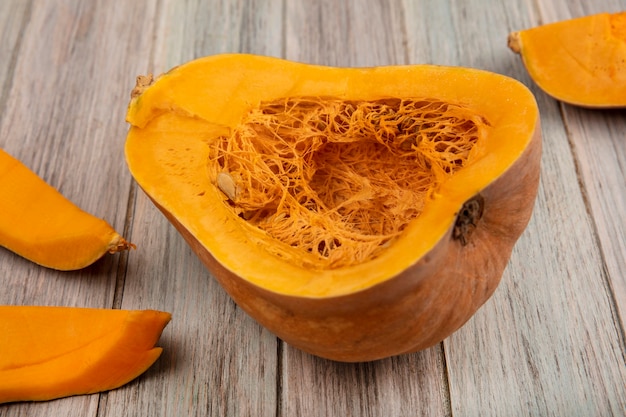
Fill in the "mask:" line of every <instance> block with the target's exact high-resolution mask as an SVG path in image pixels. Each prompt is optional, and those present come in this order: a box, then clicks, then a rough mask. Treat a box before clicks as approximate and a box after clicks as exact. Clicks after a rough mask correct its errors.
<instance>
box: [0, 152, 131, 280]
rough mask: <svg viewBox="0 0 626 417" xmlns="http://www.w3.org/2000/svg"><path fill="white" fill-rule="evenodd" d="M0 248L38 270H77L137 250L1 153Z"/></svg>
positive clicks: (22, 166)
mask: <svg viewBox="0 0 626 417" xmlns="http://www.w3.org/2000/svg"><path fill="white" fill-rule="evenodd" d="M0 195H1V196H2V197H0V246H3V247H5V248H7V249H9V250H10V251H12V252H14V253H16V254H18V255H20V256H22V257H24V258H26V259H28V260H30V261H32V262H34V263H37V264H39V265H42V266H45V267H48V268H52V269H57V270H76V269H81V268H84V267H86V266H88V265H91V264H92V263H94V262H95V261H97V260H98V259H100V258H101V257H102V256H103V255H105V254H106V253H111V254H113V253H117V252H121V251H125V250H128V249H131V248H134V247H135V245H134V244H132V243H130V242H128V241H127V240H126V239H124V238H123V237H122V236H121V235H120V234H119V233H118V232H116V231H115V230H114V229H113V228H112V227H111V226H110V225H109V224H108V223H107V222H106V221H104V220H102V219H99V218H97V217H95V216H93V215H91V214H89V213H87V212H85V211H83V210H81V209H80V208H78V207H77V206H76V205H75V204H74V203H72V202H71V201H69V200H68V199H67V198H65V197H64V196H63V195H61V193H59V192H58V191H57V190H56V189H55V188H53V187H52V186H50V185H49V184H47V183H46V182H45V181H44V180H43V179H41V178H40V177H39V176H37V174H35V173H34V172H32V171H31V170H30V169H29V168H27V167H26V166H25V165H24V164H22V163H21V162H20V161H19V160H17V159H16V158H14V157H12V156H11V155H9V154H8V153H6V152H5V151H4V150H2V149H0Z"/></svg>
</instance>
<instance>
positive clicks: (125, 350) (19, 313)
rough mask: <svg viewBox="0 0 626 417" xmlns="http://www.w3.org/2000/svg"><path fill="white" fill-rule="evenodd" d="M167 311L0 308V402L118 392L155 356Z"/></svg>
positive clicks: (167, 318)
mask: <svg viewBox="0 0 626 417" xmlns="http://www.w3.org/2000/svg"><path fill="white" fill-rule="evenodd" d="M170 318H171V315H170V314H169V313H164V312H159V311H152V310H143V311H132V310H109V309H93V308H74V307H38V306H0V334H1V335H2V338H3V340H4V341H3V343H2V344H0V403H5V402H14V401H43V400H51V399H55V398H61V397H67V396H71V395H80V394H92V393H95V392H100V391H106V390H111V389H114V388H118V387H120V386H122V385H124V384H126V383H127V382H129V381H131V380H133V379H135V378H136V377H137V376H139V375H140V374H142V373H143V372H145V371H146V370H147V369H148V368H149V367H150V366H151V365H152V364H153V363H154V362H155V361H156V360H157V358H158V357H159V356H160V354H161V351H162V349H161V348H159V347H155V343H156V342H157V341H158V339H159V337H160V335H161V332H162V331H163V328H164V327H165V326H166V325H167V323H168V322H169V321H170Z"/></svg>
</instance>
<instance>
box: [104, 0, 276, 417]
mask: <svg viewBox="0 0 626 417" xmlns="http://www.w3.org/2000/svg"><path fill="white" fill-rule="evenodd" d="M157 20H158V22H159V29H158V31H157V33H159V34H167V35H166V36H161V35H158V36H157V40H156V44H155V52H154V54H153V56H154V58H153V59H152V60H151V61H150V62H147V66H148V67H149V69H150V71H154V72H155V73H160V72H162V71H166V70H167V69H169V68H170V67H173V66H175V65H178V64H181V63H183V62H185V61H187V60H190V59H193V58H196V57H199V56H204V55H209V54H214V53H220V52H255V53H259V54H267V55H280V51H281V30H280V28H281V24H282V23H281V22H282V6H281V4H280V2H271V1H270V2H261V1H258V2H257V1H253V2H243V1H211V2H208V3H207V2H204V3H199V2H193V1H186V2H180V1H173V0H171V1H164V2H163V3H162V5H161V8H160V15H159V17H158V18H157ZM131 237H132V239H133V240H134V241H136V243H137V245H138V249H137V251H135V252H133V253H132V255H131V257H129V261H128V269H127V271H126V278H125V286H124V292H123V299H122V307H127V306H143V307H150V308H157V309H160V310H165V311H169V312H171V313H172V314H173V320H172V322H171V323H170V324H169V325H168V327H167V328H166V330H165V332H164V334H163V337H162V339H161V345H162V346H163V347H164V354H163V356H162V357H161V359H160V360H159V362H157V364H155V366H154V367H153V368H152V369H150V370H149V371H148V373H147V374H146V378H143V379H142V380H141V381H140V382H138V383H136V384H132V385H131V386H130V387H129V389H127V390H119V391H115V392H111V393H108V394H106V396H103V401H102V403H101V406H100V411H99V415H101V416H105V415H111V416H118V415H125V416H135V415H136V416H145V415H172V416H193V415H197V416H206V415H250V416H273V415H275V414H276V402H277V401H278V397H279V394H278V391H277V369H278V365H277V351H278V341H277V339H276V337H275V336H273V335H272V334H270V333H269V332H267V331H266V330H264V329H263V328H262V327H261V326H259V325H258V324H257V323H256V322H254V321H253V320H252V319H251V318H249V317H248V316H247V315H246V314H245V313H243V312H242V311H241V310H240V309H239V308H238V307H237V306H236V305H235V304H234V303H233V302H232V301H231V299H230V298H229V297H228V295H227V294H226V293H225V292H224V291H223V290H222V288H221V287H220V286H219V285H218V283H217V281H215V280H214V279H213V277H212V276H211V275H210V274H209V272H208V271H207V270H206V269H205V268H204V266H203V265H202V264H201V262H200V261H199V259H198V258H197V257H196V256H195V255H194V254H193V253H192V251H191V250H190V249H189V247H188V246H187V244H186V243H185V242H184V241H183V239H182V237H181V236H180V235H179V234H178V233H177V232H176V231H175V229H174V228H173V227H172V226H171V225H169V223H168V222H167V221H166V219H165V218H164V217H163V215H162V214H161V213H159V212H158V210H157V209H156V208H155V207H154V205H153V204H152V203H151V202H150V201H149V200H148V199H147V197H146V196H145V195H144V194H143V192H142V191H138V192H137V194H136V200H135V206H134V213H133V217H132V231H131Z"/></svg>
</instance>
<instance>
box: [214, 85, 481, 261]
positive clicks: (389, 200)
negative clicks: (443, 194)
mask: <svg viewBox="0 0 626 417" xmlns="http://www.w3.org/2000/svg"><path fill="white" fill-rule="evenodd" d="M488 125H489V123H488V122H487V121H486V120H485V119H484V118H483V117H482V116H481V115H479V114H477V113H476V112H474V111H472V110H471V109H470V108H468V107H466V106H463V105H461V104H454V103H449V102H444V101H440V100H436V99H430V98H429V99H424V98H402V99H400V98H385V99H379V100H371V101H367V100H343V99H339V98H334V97H289V98H283V99H278V100H275V101H271V102H263V103H261V104H260V105H259V106H258V107H255V108H251V109H250V110H249V112H247V114H245V115H244V117H243V119H242V120H241V123H240V124H239V125H238V126H236V127H235V128H234V129H233V130H232V132H231V134H230V136H223V137H220V138H218V139H217V140H216V141H215V142H214V143H213V144H212V145H211V151H210V158H209V175H210V176H211V180H212V181H213V183H215V184H216V185H217V186H218V187H219V188H220V190H221V191H222V192H223V193H224V195H225V196H226V197H227V198H226V199H225V200H224V201H225V202H226V204H228V205H229V206H230V207H231V209H232V210H233V211H234V213H235V214H236V215H238V216H239V217H241V218H242V219H244V220H245V221H246V222H248V223H249V224H251V225H253V226H255V227H257V228H259V229H261V230H263V231H264V232H265V233H267V234H268V235H269V236H272V237H273V238H275V239H277V240H279V241H281V242H284V243H286V244H287V247H292V248H294V249H295V250H298V251H301V252H303V253H308V254H310V255H312V256H307V259H308V264H309V265H308V266H309V267H312V268H318V269H330V268H339V267H345V266H349V265H355V264H358V263H362V262H365V261H367V260H370V259H373V258H375V257H376V256H377V255H379V254H380V252H381V251H383V250H385V249H386V248H387V247H389V245H391V243H392V242H393V240H394V239H396V238H397V237H398V236H399V235H400V234H401V233H402V231H403V230H404V229H405V228H406V226H407V225H408V224H409V223H410V222H411V221H412V220H413V219H415V218H416V217H418V216H419V215H420V214H421V213H422V211H423V210H424V207H425V205H426V204H427V201H428V199H429V198H431V197H432V195H433V193H435V192H436V191H437V189H438V188H439V186H440V185H441V184H442V183H443V182H445V181H446V180H447V179H449V178H450V177H451V176H452V175H454V174H455V173H456V172H458V171H459V170H460V169H462V168H463V167H466V166H467V165H468V164H470V161H471V159H472V157H473V155H474V154H475V153H476V145H477V144H478V143H479V142H480V141H481V139H482V138H483V137H484V135H485V130H486V127H487V126H488ZM282 247H285V246H284V245H276V248H272V249H271V250H274V251H278V252H280V251H281V250H283V249H280V248H282ZM277 255H281V256H282V255H284V254H281V253H277Z"/></svg>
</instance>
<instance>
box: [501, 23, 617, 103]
mask: <svg viewBox="0 0 626 417" xmlns="http://www.w3.org/2000/svg"><path fill="white" fill-rule="evenodd" d="M508 44H509V47H510V48H511V49H512V50H513V51H514V52H516V53H518V54H520V55H521V57H522V60H523V62H524V65H525V66H526V69H527V71H528V73H529V75H530V76H531V78H532V79H533V80H534V81H535V82H536V83H537V85H538V86H539V87H540V88H541V89H542V90H544V91H545V92H546V93H547V94H549V95H551V96H552V97H554V98H556V99H557V100H560V101H563V102H566V103H569V104H573V105H577V106H582V107H596V108H614V107H626V12H621V13H614V14H609V13H600V14H595V15H591V16H584V17H579V18H576V19H570V20H564V21H560V22H555V23H550V24H546V25H542V26H538V27H535V28H531V29H527V30H522V31H519V32H513V33H511V34H510V35H509V38H508Z"/></svg>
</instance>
